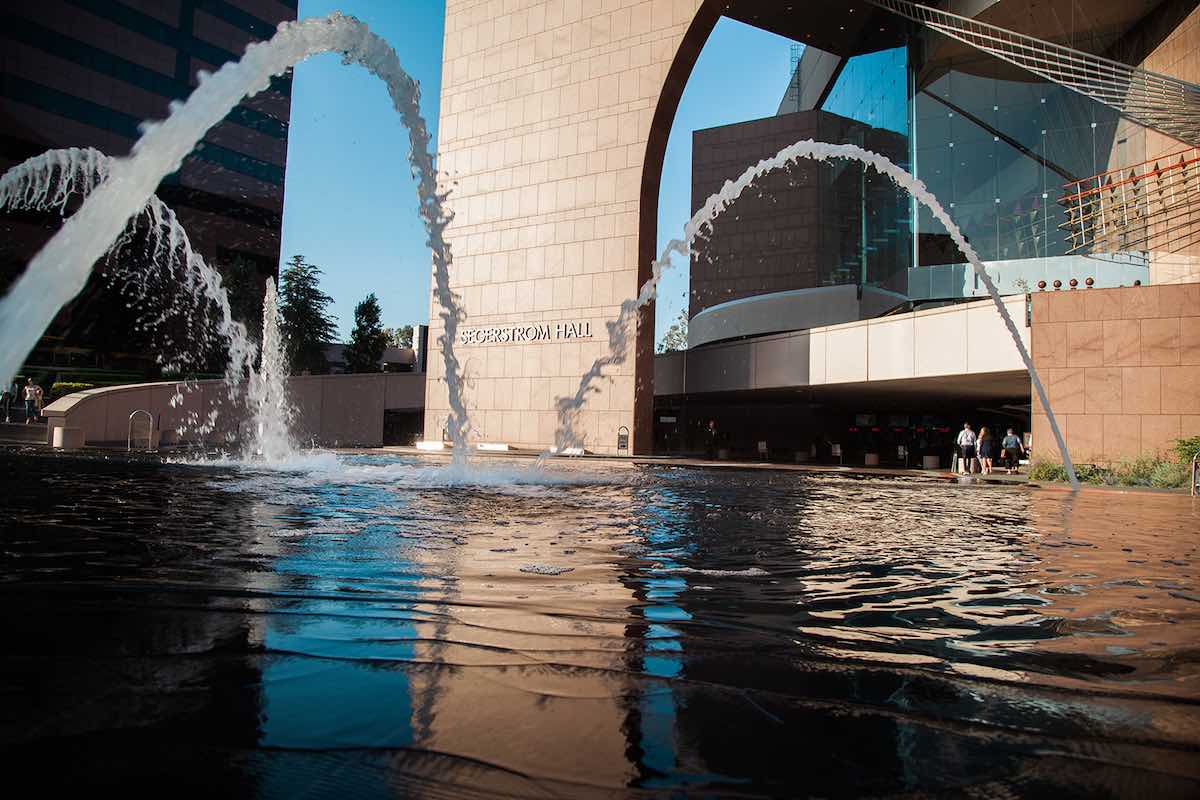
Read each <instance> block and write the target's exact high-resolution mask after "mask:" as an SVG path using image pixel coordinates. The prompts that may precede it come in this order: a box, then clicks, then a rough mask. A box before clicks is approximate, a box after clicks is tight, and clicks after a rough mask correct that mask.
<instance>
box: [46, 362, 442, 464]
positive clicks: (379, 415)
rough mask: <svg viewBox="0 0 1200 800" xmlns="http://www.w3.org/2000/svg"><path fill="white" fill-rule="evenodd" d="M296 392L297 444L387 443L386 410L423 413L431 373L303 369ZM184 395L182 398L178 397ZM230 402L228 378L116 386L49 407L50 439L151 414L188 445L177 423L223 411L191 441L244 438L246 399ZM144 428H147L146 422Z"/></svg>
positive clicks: (115, 435) (115, 428)
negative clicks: (138, 414) (57, 430)
mask: <svg viewBox="0 0 1200 800" xmlns="http://www.w3.org/2000/svg"><path fill="white" fill-rule="evenodd" d="M288 392H289V394H290V398H291V401H292V405H293V406H294V407H295V409H296V418H295V419H294V420H293V425H292V433H293V435H294V437H295V439H296V441H297V442H299V443H301V444H309V443H311V442H316V443H317V444H319V445H325V446H333V447H336V446H343V447H348V446H355V445H361V446H368V447H375V446H378V445H381V444H383V423H384V412H385V411H388V410H400V411H418V410H419V409H420V408H421V407H422V406H423V405H424V394H425V376H424V375H422V374H420V373H413V372H400V373H383V372H377V373H371V374H363V375H311V376H308V375H305V376H300V375H295V376H292V377H291V378H289V379H288ZM176 395H179V399H178V400H177V401H174V402H173V399H174V398H175V397H176ZM238 398H239V399H238V402H237V403H233V402H231V401H230V400H229V388H228V386H226V384H225V382H224V381H219V380H208V381H196V382H194V383H191V384H179V383H176V382H174V381H164V382H160V383H143V384H136V385H129V386H110V387H104V388H100V389H90V390H88V391H85V392H77V393H75V394H71V395H67V396H66V397H61V398H59V399H58V400H56V401H54V402H53V403H51V404H50V405H48V406H46V408H45V412H44V413H45V416H46V420H47V432H46V433H47V438H46V443H47V444H50V443H52V442H53V439H54V428H61V427H67V428H78V429H79V430H80V431H81V432H82V433H83V437H84V441H85V442H86V443H87V444H92V445H100V444H114V443H121V442H125V441H126V440H127V437H128V434H129V415H130V414H131V413H132V412H134V411H137V410H145V411H149V412H150V416H151V417H152V418H153V419H154V420H155V429H156V431H157V432H158V434H159V435H160V436H161V439H160V442H161V443H162V444H163V445H177V444H179V443H180V439H179V436H178V435H177V433H176V429H177V428H178V427H179V426H181V425H187V424H189V423H188V421H189V420H190V419H199V420H204V419H207V418H208V415H209V413H210V412H211V411H212V410H214V409H216V410H217V411H218V412H219V413H218V416H217V419H216V421H215V424H214V427H213V430H211V431H210V432H208V434H207V435H204V436H200V435H199V434H196V433H194V432H189V433H187V434H185V435H184V437H183V440H184V441H186V442H194V441H196V440H197V439H200V438H202V439H203V441H205V442H206V443H208V444H211V445H226V444H228V443H229V439H228V437H233V438H234V439H239V440H240V438H241V436H242V435H244V434H245V433H246V431H247V428H246V427H245V426H246V421H247V412H246V409H245V407H244V406H243V405H242V404H241V401H242V400H243V399H244V398H245V393H244V392H239V394H238ZM138 430H139V431H141V430H144V428H139V429H138Z"/></svg>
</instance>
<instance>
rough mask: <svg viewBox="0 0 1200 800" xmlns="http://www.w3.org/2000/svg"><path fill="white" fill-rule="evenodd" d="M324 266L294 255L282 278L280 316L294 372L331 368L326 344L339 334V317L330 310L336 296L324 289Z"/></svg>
mask: <svg viewBox="0 0 1200 800" xmlns="http://www.w3.org/2000/svg"><path fill="white" fill-rule="evenodd" d="M320 279H321V268H320V267H318V266H317V265H316V264H309V263H308V262H307V261H305V260H304V256H301V255H295V256H292V260H291V261H289V262H288V263H287V266H286V267H285V268H284V270H283V276H282V277H281V278H280V281H279V319H280V322H281V324H280V327H281V328H282V331H283V336H284V340H285V341H286V343H287V344H286V348H287V358H288V365H289V366H290V368H291V371H292V373H293V374H294V373H297V372H303V371H304V370H308V371H309V372H312V373H314V374H319V373H324V372H328V371H329V362H328V361H326V360H325V345H326V343H327V342H331V341H333V340H334V339H335V338H336V336H337V317H335V316H333V315H332V314H330V313H328V311H327V310H326V309H327V308H328V307H329V304H330V303H332V302H333V298H332V297H330V296H329V295H327V294H325V293H324V292H322V291H321V287H320Z"/></svg>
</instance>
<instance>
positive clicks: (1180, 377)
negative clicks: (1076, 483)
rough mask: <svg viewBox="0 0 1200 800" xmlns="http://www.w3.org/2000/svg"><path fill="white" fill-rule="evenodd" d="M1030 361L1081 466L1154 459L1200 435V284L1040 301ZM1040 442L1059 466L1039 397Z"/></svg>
mask: <svg viewBox="0 0 1200 800" xmlns="http://www.w3.org/2000/svg"><path fill="white" fill-rule="evenodd" d="M1032 344H1033V347H1032V355H1033V360H1034V365H1035V366H1036V367H1037V369H1038V372H1039V373H1040V375H1041V376H1042V380H1043V381H1044V382H1045V385H1046V392H1047V395H1048V399H1049V400H1050V405H1051V407H1052V408H1053V409H1054V413H1055V416H1056V417H1057V418H1058V424H1059V426H1060V427H1061V428H1062V430H1063V435H1064V437H1065V438H1066V440H1067V447H1068V448H1069V449H1070V451H1071V458H1072V459H1074V460H1075V461H1077V462H1080V463H1097V462H1111V461H1120V460H1122V459H1128V458H1136V457H1138V456H1156V455H1160V454H1163V453H1165V452H1166V451H1168V450H1170V448H1171V447H1172V446H1173V445H1174V441H1175V439H1178V438H1180V437H1183V436H1195V435H1197V434H1200V283H1184V284H1172V285H1163V286H1133V287H1127V288H1124V289H1088V290H1083V289H1077V290H1075V291H1067V290H1064V291H1059V292H1049V291H1048V292H1037V293H1035V294H1034V295H1033V327H1032ZM1033 409H1034V413H1033V441H1034V448H1035V449H1036V451H1037V453H1038V455H1037V457H1038V458H1042V459H1047V460H1056V459H1057V458H1058V454H1057V452H1056V448H1055V447H1054V444H1053V443H1054V438H1053V436H1052V434H1051V433H1050V427H1049V424H1048V422H1047V419H1046V415H1045V413H1044V412H1043V411H1042V407H1041V404H1040V403H1039V402H1038V398H1037V394H1036V393H1034V395H1033Z"/></svg>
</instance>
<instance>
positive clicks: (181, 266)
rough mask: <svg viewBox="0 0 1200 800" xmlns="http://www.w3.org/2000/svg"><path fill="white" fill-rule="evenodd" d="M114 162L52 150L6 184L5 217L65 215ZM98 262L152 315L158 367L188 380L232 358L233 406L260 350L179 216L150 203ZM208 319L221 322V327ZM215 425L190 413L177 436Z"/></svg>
mask: <svg viewBox="0 0 1200 800" xmlns="http://www.w3.org/2000/svg"><path fill="white" fill-rule="evenodd" d="M114 161H115V159H113V158H112V157H110V156H107V155H105V154H104V153H101V152H100V151H99V150H95V149H93V148H90V147H88V148H76V147H71V148H65V149H61V150H50V151H48V152H46V153H42V154H41V155H39V156H35V157H33V158H30V159H27V160H26V161H23V162H22V163H20V164H18V165H16V166H14V167H12V168H11V169H9V170H8V171H7V172H5V173H4V175H3V176H0V210H14V211H15V210H35V211H54V210H57V211H58V212H59V213H61V214H66V213H67V207H68V204H69V203H70V202H71V201H72V200H73V199H76V198H86V197H87V196H89V195H90V194H92V193H93V192H94V191H95V190H96V189H97V187H98V186H100V185H101V184H103V183H104V182H105V181H106V180H107V179H108V177H109V174H110V172H111V170H112V166H113V163H114ZM135 243H136V244H140V245H142V246H140V247H136V246H135ZM100 257H101V258H103V259H104V261H105V264H106V270H105V271H106V273H107V275H108V278H109V280H110V282H111V283H112V284H113V285H115V286H117V287H118V288H119V289H120V291H121V292H122V293H123V294H124V295H125V296H126V297H127V298H128V299H129V304H130V307H136V308H138V309H139V310H145V309H146V308H148V307H153V311H151V312H150V313H145V314H143V315H142V316H141V318H140V319H139V320H138V326H139V327H140V328H141V329H143V330H146V331H148V332H150V333H151V334H153V335H155V346H156V348H157V353H156V359H157V362H158V363H159V365H161V367H162V368H163V370H164V371H165V372H167V373H172V372H175V373H180V372H184V371H185V370H186V369H187V368H189V367H195V366H198V360H199V358H201V357H203V356H204V355H205V354H207V353H211V352H214V351H215V350H216V349H217V348H218V347H219V348H220V349H221V350H222V351H224V352H225V353H227V354H228V361H227V362H226V371H225V378H226V382H227V384H228V386H229V396H230V399H233V397H234V396H235V393H236V391H237V385H238V382H239V381H240V380H241V379H242V378H243V376H244V374H245V373H246V371H247V370H248V369H249V368H250V367H251V366H252V365H253V362H254V358H255V355H256V352H257V348H256V347H255V346H254V344H253V342H251V341H250V339H249V337H248V335H247V333H246V328H245V326H244V325H242V323H240V322H238V321H236V320H234V319H233V315H232V312H231V310H230V306H229V297H228V294H227V293H226V291H225V289H224V287H223V286H222V283H221V275H220V273H218V272H217V271H216V270H214V269H213V268H212V267H210V266H209V265H208V264H207V263H206V262H205V261H204V258H203V257H202V256H201V255H200V254H199V253H197V252H196V251H195V250H193V248H192V244H191V241H190V239H189V238H188V235H187V231H185V230H184V228H183V226H182V225H180V223H179V220H178V218H177V217H176V215H175V212H174V211H172V210H171V208H170V207H169V206H167V205H166V204H164V203H163V202H162V201H161V200H159V199H158V197H156V196H153V195H152V196H151V197H150V198H149V199H148V200H147V201H146V202H145V203H144V204H143V205H142V207H141V209H140V210H139V211H137V212H136V213H135V214H134V215H133V216H132V217H131V218H130V219H129V220H128V221H127V222H126V224H125V226H124V227H123V229H122V230H121V232H120V235H119V236H118V237H117V238H116V239H115V241H113V242H112V243H111V246H109V247H108V248H107V250H106V251H105V252H103V253H102V254H101V256H100ZM85 281H86V276H85ZM6 299H7V298H6ZM210 314H215V325H214V324H212V322H213V320H212V318H211V317H210ZM170 323H180V327H179V328H173V327H172V325H171V324H170ZM177 337H178V338H177ZM181 386H182V388H181V389H180V391H179V392H178V393H177V395H176V399H175V403H173V405H178V404H179V402H180V401H182V394H183V392H184V391H186V390H187V388H188V386H187V384H182V385H181ZM215 421H216V415H215V414H209V415H208V416H206V417H204V418H201V417H200V416H199V414H198V413H196V412H192V414H191V415H190V417H189V419H188V420H187V421H186V422H185V423H184V425H183V426H182V427H181V428H179V429H178V431H177V432H178V433H179V434H180V435H183V434H184V433H186V432H189V431H190V432H195V433H197V434H200V435H205V434H207V433H209V432H210V431H211V430H212V429H213V426H214V423H215Z"/></svg>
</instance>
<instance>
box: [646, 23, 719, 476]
mask: <svg viewBox="0 0 1200 800" xmlns="http://www.w3.org/2000/svg"><path fill="white" fill-rule="evenodd" d="M728 6H729V3H728V2H726V1H725V0H704V2H703V4H702V5H701V6H700V8H699V9H697V11H696V15H695V17H693V19H692V22H691V24H690V25H689V26H688V29H687V32H686V33H684V35H683V40H682V41H681V42H680V43H679V47H678V48H677V49H676V51H675V57H674V59H672V61H671V66H670V68H669V69H668V70H667V76H666V78H665V80H664V81H663V86H662V90H661V93H660V94H659V96H658V103H657V104H656V105H655V107H654V117H653V118H652V120H651V122H650V132H649V137H648V138H647V140H646V153H645V155H644V156H643V160H642V185H641V188H640V191H639V193H638V247H637V253H638V285H639V286H641V285H643V284H645V283H646V281H648V280H650V277H651V272H652V269H653V265H654V261H655V259H657V258H658V194H659V186H660V184H661V183H662V171H663V161H664V160H665V158H666V155H667V141H668V140H669V139H670V138H671V126H672V124H673V123H674V121H675V112H676V111H678V110H679V102H680V101H681V100H682V99H683V90H684V89H685V88H686V87H687V82H688V78H689V77H690V76H691V74H692V70H693V69H694V68H695V66H696V61H697V60H698V59H699V58H700V52H701V51H702V50H703V49H704V44H705V42H707V41H708V37H709V36H711V35H712V32H713V29H714V28H715V27H716V25H717V21H718V20H720V18H721V15H722V14H723V13H724V11H725V10H726V8H727V7H728ZM654 313H655V304H654V303H653V302H651V303H649V304H648V305H646V306H645V307H644V308H643V309H642V312H641V314H640V315H639V317H638V333H637V343H636V350H635V355H634V364H635V370H636V374H637V375H638V376H639V379H638V380H637V382H636V384H635V387H634V393H635V394H634V424H635V426H636V429H635V430H637V431H638V432H640V435H637V434H635V437H634V444H635V452H637V453H638V454H639V455H649V454H650V453H651V451H652V444H653V438H654V437H653V430H654Z"/></svg>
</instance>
